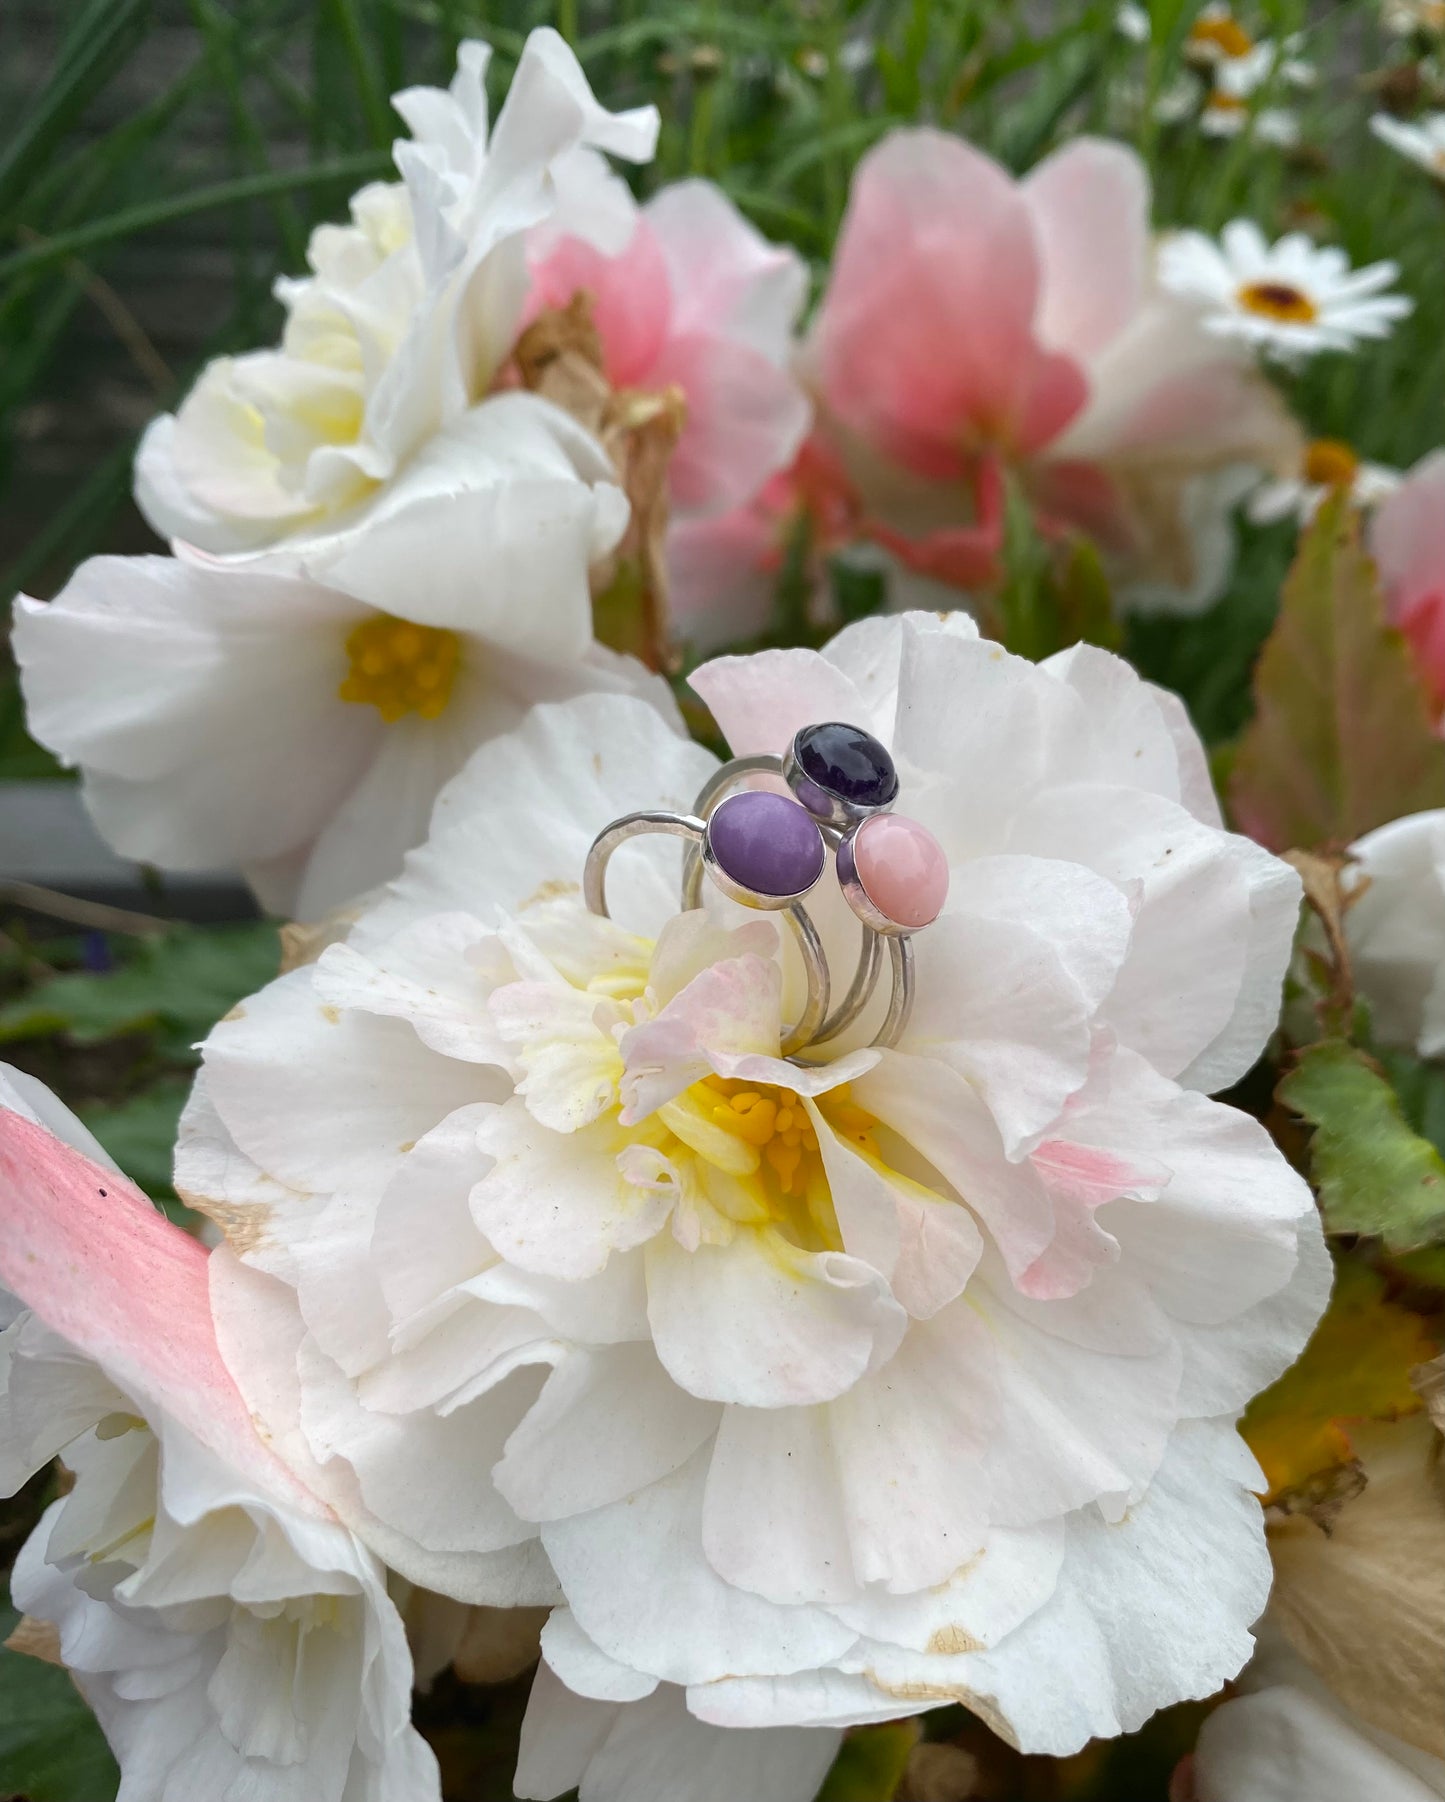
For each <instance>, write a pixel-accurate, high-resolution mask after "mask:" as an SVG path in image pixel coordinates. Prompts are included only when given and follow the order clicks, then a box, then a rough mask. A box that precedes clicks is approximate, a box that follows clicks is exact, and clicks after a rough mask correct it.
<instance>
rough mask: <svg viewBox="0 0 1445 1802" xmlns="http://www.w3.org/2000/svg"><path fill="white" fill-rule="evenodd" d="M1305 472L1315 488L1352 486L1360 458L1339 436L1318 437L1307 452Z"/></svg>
mask: <svg viewBox="0 0 1445 1802" xmlns="http://www.w3.org/2000/svg"><path fill="white" fill-rule="evenodd" d="M1304 473H1305V480H1306V481H1307V482H1308V483H1309V484H1310V486H1311V487H1313V488H1352V487H1353V486H1354V483H1355V477H1356V476H1357V475H1358V474H1359V473H1360V459H1359V458H1358V457H1357V456H1356V455H1355V453H1354V451H1353V450H1351V449H1350V447H1349V445H1348V444H1345V443H1343V442H1342V441H1341V440H1340V439H1338V438H1316V439H1315V441H1314V443H1313V444H1311V445H1310V447H1309V449H1308V450H1307V451H1306V452H1305V471H1304Z"/></svg>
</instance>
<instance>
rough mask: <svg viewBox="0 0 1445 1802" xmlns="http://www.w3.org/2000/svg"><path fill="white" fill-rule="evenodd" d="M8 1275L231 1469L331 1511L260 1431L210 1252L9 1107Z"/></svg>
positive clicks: (22, 1295)
mask: <svg viewBox="0 0 1445 1802" xmlns="http://www.w3.org/2000/svg"><path fill="white" fill-rule="evenodd" d="M0 1285H3V1286H4V1287H5V1288H7V1289H9V1290H10V1291H11V1293H12V1294H14V1295H15V1296H16V1297H17V1298H18V1299H19V1300H20V1301H22V1302H23V1303H24V1304H25V1306H26V1307H28V1308H30V1309H32V1310H33V1312H34V1313H35V1314H36V1315H37V1316H38V1317H39V1319H41V1320H42V1321H43V1322H44V1323H45V1325H46V1326H48V1327H49V1328H50V1329H51V1330H52V1332H55V1333H58V1334H59V1335H60V1336H61V1337H62V1338H63V1339H66V1340H68V1341H69V1343H70V1344H71V1345H73V1346H75V1347H76V1349H77V1350H78V1351H81V1352H83V1353H85V1355H86V1356H87V1357H90V1358H93V1359H94V1360H95V1362H96V1363H97V1364H99V1365H100V1366H101V1367H102V1369H103V1370H104V1371H105V1372H106V1374H107V1375H108V1376H110V1377H111V1379H112V1380H113V1381H114V1382H115V1384H116V1385H117V1387H118V1388H120V1389H122V1390H124V1391H125V1392H126V1393H127V1394H128V1395H130V1396H131V1397H132V1398H133V1399H134V1400H135V1401H136V1402H137V1404H138V1405H140V1406H142V1407H146V1406H150V1407H154V1408H156V1409H157V1410H159V1411H161V1412H163V1413H165V1414H167V1415H169V1416H170V1417H171V1418H172V1419H173V1420H175V1421H177V1422H178V1423H179V1424H180V1425H181V1426H183V1427H184V1428H186V1429H187V1431H189V1432H190V1433H192V1434H194V1435H195V1437H196V1438H197V1439H199V1440H200V1441H201V1442H202V1443H203V1444H205V1445H207V1446H209V1447H210V1448H211V1450H212V1451H214V1452H215V1453H216V1454H217V1455H218V1456H219V1457H221V1458H223V1459H224V1460H225V1461H226V1463H228V1464H229V1465H231V1466H232V1467H233V1468H234V1469H237V1470H241V1471H245V1472H247V1473H250V1474H252V1475H254V1476H256V1477H257V1478H258V1479H259V1480H261V1481H264V1482H265V1483H267V1484H268V1486H269V1487H271V1488H272V1489H273V1490H276V1489H279V1490H280V1491H281V1492H282V1493H283V1494H285V1495H286V1496H287V1497H288V1499H290V1500H291V1501H293V1502H294V1503H295V1504H296V1505H298V1506H302V1507H306V1508H308V1509H309V1510H310V1511H311V1512H312V1513H317V1514H319V1513H323V1512H325V1511H324V1510H323V1509H322V1508H321V1505H320V1504H319V1503H317V1502H314V1501H313V1500H312V1499H311V1498H310V1497H309V1496H308V1494H307V1492H306V1491H305V1490H303V1489H302V1488H301V1487H300V1485H299V1484H297V1483H296V1482H295V1481H294V1479H293V1478H291V1477H290V1476H289V1474H288V1473H287V1472H286V1471H285V1469H284V1467H283V1466H282V1465H281V1464H280V1463H279V1462H278V1461H277V1460H276V1458H275V1457H274V1456H273V1454H272V1453H271V1452H270V1451H268V1450H267V1448H266V1447H265V1446H264V1445H263V1444H262V1442H261V1440H260V1439H259V1438H258V1437H257V1435H256V1430H255V1427H254V1426H253V1424H252V1421H251V1416H250V1414H249V1412H248V1410H247V1408H246V1404H245V1403H244V1402H243V1401H242V1399H241V1396H240V1393H239V1391H238V1390H237V1388H236V1385H235V1384H234V1382H233V1381H232V1380H231V1377H230V1374H229V1372H228V1371H227V1369H226V1366H225V1364H224V1362H223V1361H222V1358H221V1354H220V1351H219V1350H218V1348H217V1345H216V1334H215V1329H214V1327H213V1326H212V1324H211V1307H210V1295H209V1284H208V1281H207V1254H206V1252H205V1250H204V1249H203V1247H202V1246H201V1245H200V1244H199V1243H198V1242H197V1241H196V1240H195V1239H193V1238H191V1237H190V1235H189V1234H188V1233H184V1232H182V1231H181V1229H180V1228H179V1227H177V1226H173V1225H172V1224H171V1223H170V1221H168V1220H167V1219H166V1218H165V1216H164V1215H163V1214H160V1213H157V1211H156V1210H155V1209H154V1208H153V1207H152V1206H151V1204H150V1203H149V1202H148V1201H147V1200H146V1198H145V1196H144V1195H142V1194H141V1192H140V1191H139V1190H138V1189H137V1188H135V1187H134V1186H133V1185H132V1184H131V1183H129V1182H127V1181H126V1179H125V1178H124V1177H123V1176H118V1175H116V1173H115V1172H114V1171H113V1170H107V1169H105V1168H104V1167H103V1166H101V1165H99V1164H93V1163H92V1162H91V1161H90V1159H89V1158H87V1157H83V1156H82V1155H81V1154H80V1153H79V1152H78V1151H75V1150H72V1148H71V1147H70V1146H68V1145H66V1144H64V1143H62V1142H61V1140H59V1139H57V1138H55V1137H54V1136H53V1134H51V1133H48V1132H46V1131H45V1129H44V1128H43V1127H40V1126H37V1125H36V1124H34V1122H32V1121H29V1120H25V1119H22V1118H21V1116H20V1115H19V1114H15V1113H11V1112H10V1111H8V1110H0Z"/></svg>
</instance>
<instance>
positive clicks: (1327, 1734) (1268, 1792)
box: [1191, 1641, 1445, 1802]
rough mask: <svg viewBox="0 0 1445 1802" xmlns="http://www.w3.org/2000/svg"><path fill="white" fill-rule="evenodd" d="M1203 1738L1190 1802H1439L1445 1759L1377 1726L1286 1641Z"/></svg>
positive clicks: (1264, 1658) (1259, 1662)
mask: <svg viewBox="0 0 1445 1802" xmlns="http://www.w3.org/2000/svg"><path fill="white" fill-rule="evenodd" d="M1243 1687H1244V1689H1245V1691H1246V1693H1245V1694H1244V1695H1242V1696H1239V1697H1237V1698H1235V1699H1234V1700H1232V1701H1229V1702H1226V1703H1225V1704H1224V1706H1223V1707H1222V1708H1217V1709H1216V1710H1215V1711H1214V1713H1213V1714H1212V1715H1210V1717H1209V1719H1208V1720H1207V1721H1206V1722H1205V1723H1204V1725H1203V1727H1202V1728H1201V1729H1200V1733H1199V1747H1198V1751H1197V1752H1196V1754H1195V1759H1194V1793H1193V1797H1192V1798H1191V1802H1439V1798H1441V1797H1445V1759H1442V1758H1435V1757H1432V1756H1431V1754H1430V1753H1428V1752H1422V1751H1421V1750H1420V1749H1419V1747H1417V1746H1411V1745H1408V1744H1406V1742H1405V1741H1404V1740H1402V1739H1398V1738H1396V1736H1395V1735H1394V1734H1392V1733H1382V1732H1381V1731H1379V1729H1377V1728H1373V1727H1370V1726H1368V1725H1367V1724H1366V1723H1365V1722H1364V1721H1362V1720H1360V1719H1359V1718H1358V1716H1356V1715H1353V1714H1351V1713H1350V1711H1349V1710H1348V1709H1346V1708H1344V1707H1343V1706H1342V1705H1341V1703H1340V1701H1339V1699H1338V1697H1336V1696H1334V1695H1333V1694H1332V1693H1331V1692H1330V1691H1329V1690H1328V1689H1327V1688H1326V1687H1325V1685H1324V1684H1323V1683H1321V1682H1320V1680H1319V1678H1318V1677H1317V1676H1315V1674H1314V1672H1313V1671H1312V1670H1311V1669H1310V1668H1309V1666H1308V1665H1307V1664H1306V1663H1305V1662H1304V1660H1303V1659H1302V1658H1300V1657H1299V1656H1298V1655H1297V1654H1296V1653H1294V1652H1291V1651H1290V1650H1289V1648H1288V1647H1287V1646H1286V1645H1285V1644H1284V1643H1283V1641H1274V1642H1272V1643H1271V1644H1270V1646H1269V1648H1268V1650H1267V1652H1262V1653H1261V1655H1260V1656H1259V1657H1258V1658H1257V1659H1256V1660H1255V1661H1254V1663H1253V1664H1252V1665H1251V1667H1250V1669H1249V1671H1248V1672H1247V1673H1246V1676H1245V1679H1244V1685H1243Z"/></svg>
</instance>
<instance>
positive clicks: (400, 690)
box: [337, 613, 460, 725]
mask: <svg viewBox="0 0 1445 1802" xmlns="http://www.w3.org/2000/svg"><path fill="white" fill-rule="evenodd" d="M459 654H460V653H459V646H458V644H457V635H456V633H455V632H449V631H448V630H447V629H446V627H444V626H418V625H415V624H414V623H413V622H412V621H411V620H407V619H395V618H393V616H392V615H391V614H389V613H378V614H377V615H376V616H375V617H374V618H372V619H368V620H363V621H362V623H361V624H360V625H359V626H357V627H356V628H355V629H354V630H353V631H352V632H351V633H350V635H349V636H348V638H347V640H346V655H347V656H348V657H349V658H350V660H351V669H350V671H349V673H348V674H347V676H346V679H345V680H344V681H343V682H342V684H341V687H340V688H339V689H338V690H337V692H338V694H339V695H340V696H341V698H342V700H343V701H356V702H361V703H364V704H366V705H368V706H371V707H375V708H376V710H377V712H378V713H380V715H381V717H382V718H383V719H384V720H385V721H386V722H387V724H388V725H391V724H393V723H394V722H395V721H397V720H399V719H401V718H402V717H403V715H405V714H408V713H418V714H420V715H421V717H422V718H423V719H424V720H434V719H436V718H437V717H438V716H439V715H440V714H441V713H443V712H444V711H445V709H446V704H447V702H448V701H449V700H450V699H451V693H452V684H453V682H454V681H455V680H456V674H457V663H458V661H459Z"/></svg>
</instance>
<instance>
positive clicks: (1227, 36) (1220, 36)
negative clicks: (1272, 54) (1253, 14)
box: [1189, 13, 1254, 56]
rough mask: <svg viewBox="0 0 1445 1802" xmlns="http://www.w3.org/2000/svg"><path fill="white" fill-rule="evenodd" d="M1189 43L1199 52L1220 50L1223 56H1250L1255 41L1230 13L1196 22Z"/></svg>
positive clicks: (1190, 33) (1191, 30)
mask: <svg viewBox="0 0 1445 1802" xmlns="http://www.w3.org/2000/svg"><path fill="white" fill-rule="evenodd" d="M1189 42H1190V44H1191V45H1193V46H1194V48H1195V49H1197V50H1218V51H1219V52H1220V54H1221V55H1223V56H1248V55H1249V53H1250V51H1251V50H1253V48H1254V39H1253V38H1252V37H1251V36H1250V35H1249V33H1248V32H1247V31H1246V30H1245V29H1244V27H1243V26H1242V25H1241V24H1240V23H1239V21H1238V19H1232V18H1231V17H1230V16H1229V14H1228V13H1225V14H1224V15H1223V16H1222V17H1220V18H1213V19H1200V20H1198V21H1196V23H1195V24H1194V25H1193V26H1192V27H1191V29H1190V32H1189Z"/></svg>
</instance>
